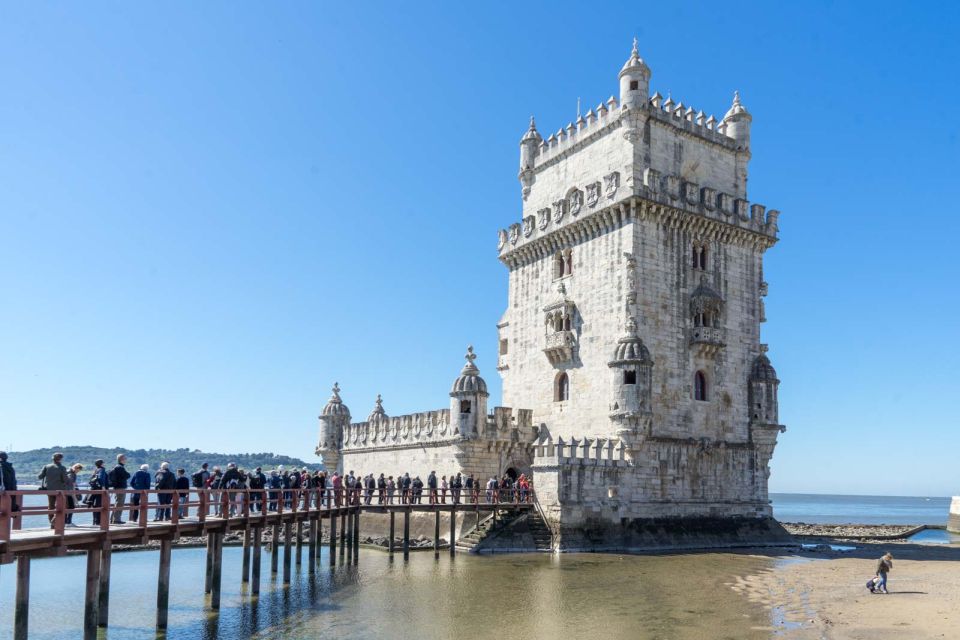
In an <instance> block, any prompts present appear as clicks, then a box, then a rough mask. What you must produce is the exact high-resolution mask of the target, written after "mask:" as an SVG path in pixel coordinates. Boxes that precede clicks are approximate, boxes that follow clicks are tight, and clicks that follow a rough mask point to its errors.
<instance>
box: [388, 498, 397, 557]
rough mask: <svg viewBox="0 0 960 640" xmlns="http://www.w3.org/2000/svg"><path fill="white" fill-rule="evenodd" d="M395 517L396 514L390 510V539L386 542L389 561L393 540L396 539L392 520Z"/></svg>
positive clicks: (391, 554)
mask: <svg viewBox="0 0 960 640" xmlns="http://www.w3.org/2000/svg"><path fill="white" fill-rule="evenodd" d="M396 515H397V514H396V512H395V511H394V510H393V509H391V510H390V539H389V540H388V541H387V553H389V554H390V559H391V560H393V539H394V538H395V537H396V533H395V530H394V520H395V516H396Z"/></svg>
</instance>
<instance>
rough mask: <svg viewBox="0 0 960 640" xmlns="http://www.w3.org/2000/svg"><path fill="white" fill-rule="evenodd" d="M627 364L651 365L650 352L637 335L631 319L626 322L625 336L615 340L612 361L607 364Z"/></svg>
mask: <svg viewBox="0 0 960 640" xmlns="http://www.w3.org/2000/svg"><path fill="white" fill-rule="evenodd" d="M627 363H639V364H653V358H651V357H650V350H649V349H647V347H646V345H645V344H643V340H641V339H640V336H638V335H637V324H636V323H635V322H634V321H633V318H631V319H630V320H628V321H627V334H626V335H625V336H623V337H622V338H620V339H619V340H617V347H616V349H614V352H613V360H611V361H610V362H609V364H610V365H617V364H627Z"/></svg>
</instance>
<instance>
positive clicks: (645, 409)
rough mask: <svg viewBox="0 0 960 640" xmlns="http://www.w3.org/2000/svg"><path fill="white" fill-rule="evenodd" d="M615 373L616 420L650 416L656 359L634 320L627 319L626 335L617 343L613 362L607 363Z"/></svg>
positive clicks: (612, 408)
mask: <svg viewBox="0 0 960 640" xmlns="http://www.w3.org/2000/svg"><path fill="white" fill-rule="evenodd" d="M607 365H608V366H609V367H610V370H611V372H612V373H613V402H612V403H611V405H610V416H611V417H612V418H631V417H636V416H639V415H641V414H647V413H650V408H651V391H652V378H653V376H652V373H653V358H651V357H650V351H649V350H648V349H647V347H646V345H644V344H643V340H641V339H640V336H638V335H637V324H636V322H634V320H633V318H630V319H629V320H627V331H626V334H625V335H624V336H623V337H622V338H620V339H619V340H618V341H617V347H616V349H615V350H614V353H613V359H612V360H610V362H608V363H607Z"/></svg>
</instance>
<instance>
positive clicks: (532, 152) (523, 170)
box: [517, 116, 543, 199]
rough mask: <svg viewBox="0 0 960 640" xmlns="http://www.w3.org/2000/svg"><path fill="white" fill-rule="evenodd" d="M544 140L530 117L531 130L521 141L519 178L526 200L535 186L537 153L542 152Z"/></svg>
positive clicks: (528, 130)
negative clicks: (534, 169)
mask: <svg viewBox="0 0 960 640" xmlns="http://www.w3.org/2000/svg"><path fill="white" fill-rule="evenodd" d="M542 142H543V138H542V137H541V136H540V133H539V132H538V131H537V125H536V123H535V122H534V121H533V116H530V128H529V129H527V132H526V133H525V134H523V137H522V138H521V139H520V173H519V175H518V176H517V177H518V178H519V179H520V184H521V185H523V197H524V199H526V197H527V196H528V195H530V187H532V186H533V181H534V173H533V165H534V162H535V161H536V159H537V153H539V150H540V144H541V143H542Z"/></svg>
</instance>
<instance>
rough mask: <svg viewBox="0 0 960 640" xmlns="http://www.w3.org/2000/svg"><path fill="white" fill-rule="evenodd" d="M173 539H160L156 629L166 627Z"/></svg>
mask: <svg viewBox="0 0 960 640" xmlns="http://www.w3.org/2000/svg"><path fill="white" fill-rule="evenodd" d="M172 546H173V541H172V540H171V539H170V538H164V539H162V540H161V541H160V571H159V572H158V574H157V629H158V630H162V629H166V628H167V610H168V605H169V603H170V551H171V547H172Z"/></svg>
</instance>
